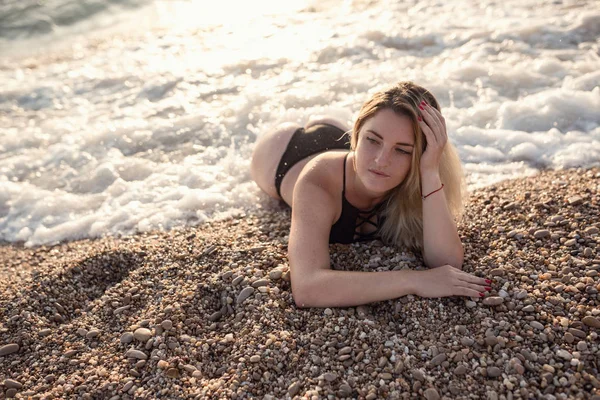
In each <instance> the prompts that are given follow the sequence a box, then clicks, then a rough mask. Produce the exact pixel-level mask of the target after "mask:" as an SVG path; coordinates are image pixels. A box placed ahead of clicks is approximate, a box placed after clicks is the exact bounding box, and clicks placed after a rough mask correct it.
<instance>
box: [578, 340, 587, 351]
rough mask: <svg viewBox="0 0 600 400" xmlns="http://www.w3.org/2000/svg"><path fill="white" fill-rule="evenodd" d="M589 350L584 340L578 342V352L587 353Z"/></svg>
mask: <svg viewBox="0 0 600 400" xmlns="http://www.w3.org/2000/svg"><path fill="white" fill-rule="evenodd" d="M587 348H588V346H587V343H586V342H584V341H583V340H580V341H579V342H577V350H579V351H586V350H587Z"/></svg>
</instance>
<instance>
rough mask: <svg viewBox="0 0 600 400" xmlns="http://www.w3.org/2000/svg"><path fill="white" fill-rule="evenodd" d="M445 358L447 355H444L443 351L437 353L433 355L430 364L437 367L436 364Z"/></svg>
mask: <svg viewBox="0 0 600 400" xmlns="http://www.w3.org/2000/svg"><path fill="white" fill-rule="evenodd" d="M446 358H447V357H446V355H445V354H444V353H440V354H438V355H437V356H435V357H433V358H432V359H431V365H433V366H436V367H437V366H438V365H440V364H441V363H443V362H444V361H446Z"/></svg>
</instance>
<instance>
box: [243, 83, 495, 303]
mask: <svg viewBox="0 0 600 400" xmlns="http://www.w3.org/2000/svg"><path fill="white" fill-rule="evenodd" d="M346 131H347V128H346V126H344V124H343V123H341V122H339V121H336V120H335V119H333V118H321V119H318V120H314V121H312V122H309V123H308V124H307V125H306V127H304V128H302V127H300V126H298V125H294V124H291V123H288V124H284V125H282V126H280V127H278V128H277V129H276V130H274V131H272V132H269V133H267V134H266V135H264V136H262V137H261V138H260V140H259V141H258V142H257V144H256V147H255V149H254V154H253V157H252V163H251V174H252V177H253V179H254V181H255V182H256V183H257V184H258V186H259V187H260V188H261V189H262V190H264V191H265V192H266V193H267V194H269V195H270V196H272V197H274V198H276V199H282V200H283V201H285V202H286V203H287V204H288V205H290V206H291V207H292V224H291V232H290V239H289V246H288V258H289V262H290V272H291V283H292V293H293V296H294V301H295V302H296V305H297V306H299V307H336V306H338V307H344V306H355V305H361V304H366V303H371V302H374V301H380V300H386V299H393V298H397V297H400V296H404V295H407V294H416V295H418V296H422V297H445V296H468V297H483V296H484V294H483V293H484V291H485V290H488V291H489V290H490V289H491V288H490V287H489V286H488V285H489V284H490V283H491V281H490V280H487V279H483V278H479V277H476V276H474V275H471V274H468V273H466V272H464V271H462V270H461V268H462V263H463V248H462V243H461V241H460V238H459V237H458V233H457V230H456V224H455V222H454V218H455V217H456V218H458V217H459V216H460V213H461V211H462V185H463V180H462V170H461V166H460V161H459V159H458V156H457V154H456V150H455V149H454V147H453V146H452V145H451V144H450V143H448V142H447V141H448V137H447V133H446V124H445V121H444V117H442V114H441V113H440V107H439V105H438V102H437V100H436V99H435V98H434V97H433V95H432V94H431V93H430V92H429V91H427V90H426V89H424V88H422V87H420V86H418V85H416V84H414V83H412V82H400V83H399V84H397V85H395V86H393V87H392V88H390V89H388V90H386V91H382V92H378V93H375V94H374V95H373V96H372V97H371V98H370V99H369V100H368V101H367V102H366V103H365V104H364V105H363V106H362V108H361V110H360V113H359V116H358V118H357V120H356V122H355V123H354V129H353V130H352V131H351V134H350V138H349V140H348V137H347V136H346V134H345V132H346ZM376 238H380V239H382V240H383V241H384V242H386V243H393V244H396V245H398V246H400V247H407V248H410V249H413V250H417V251H421V254H422V255H423V259H424V261H425V264H426V265H427V266H428V267H431V269H428V270H423V271H415V270H401V271H386V272H354V271H338V270H332V269H330V267H329V265H330V261H329V243H352V242H355V241H361V240H373V239H376Z"/></svg>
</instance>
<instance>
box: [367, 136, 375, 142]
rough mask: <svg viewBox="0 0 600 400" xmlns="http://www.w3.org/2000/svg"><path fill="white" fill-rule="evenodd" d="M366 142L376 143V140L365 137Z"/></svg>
mask: <svg viewBox="0 0 600 400" xmlns="http://www.w3.org/2000/svg"><path fill="white" fill-rule="evenodd" d="M367 140H368V141H369V142H371V143H377V140H375V139H373V138H370V137H367Z"/></svg>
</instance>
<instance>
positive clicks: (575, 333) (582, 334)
mask: <svg viewBox="0 0 600 400" xmlns="http://www.w3.org/2000/svg"><path fill="white" fill-rule="evenodd" d="M569 333H570V334H572V335H573V336H577V337H580V338H582V339H585V336H586V334H585V332H584V331H582V330H581V329H577V328H569Z"/></svg>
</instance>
